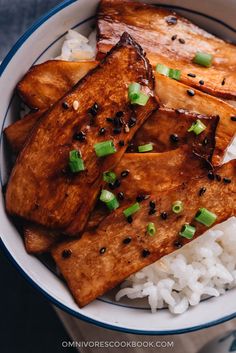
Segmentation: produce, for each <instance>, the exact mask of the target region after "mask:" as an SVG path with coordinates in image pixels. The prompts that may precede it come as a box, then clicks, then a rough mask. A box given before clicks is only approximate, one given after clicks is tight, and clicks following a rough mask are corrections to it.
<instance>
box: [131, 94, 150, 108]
mask: <svg viewBox="0 0 236 353" xmlns="http://www.w3.org/2000/svg"><path fill="white" fill-rule="evenodd" d="M148 100H149V95H148V94H145V93H143V92H140V93H139V96H138V97H137V98H133V99H131V104H137V105H142V106H144V105H146V104H147V102H148Z"/></svg>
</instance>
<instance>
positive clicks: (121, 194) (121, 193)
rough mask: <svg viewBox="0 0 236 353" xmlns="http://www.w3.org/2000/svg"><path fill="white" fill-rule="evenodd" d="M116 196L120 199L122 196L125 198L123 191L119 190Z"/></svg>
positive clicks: (121, 199)
mask: <svg viewBox="0 0 236 353" xmlns="http://www.w3.org/2000/svg"><path fill="white" fill-rule="evenodd" d="M117 196H118V199H119V200H120V201H123V200H124V198H125V195H124V193H123V192H122V191H121V192H119V193H118V195H117Z"/></svg>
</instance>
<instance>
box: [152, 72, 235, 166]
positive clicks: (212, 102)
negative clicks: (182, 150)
mask: <svg viewBox="0 0 236 353" xmlns="http://www.w3.org/2000/svg"><path fill="white" fill-rule="evenodd" d="M155 80H156V88H155V93H156V95H157V97H158V99H159V101H160V102H161V105H162V106H164V107H166V108H170V109H177V110H179V109H181V110H182V109H184V110H187V111H188V112H195V113H198V114H203V115H207V116H209V115H219V118H220V119H219V124H218V126H217V129H216V136H215V139H216V145H215V150H214V154H213V157H212V164H213V165H214V166H220V165H221V164H222V161H223V158H224V155H225V152H226V149H227V147H228V146H229V144H230V143H231V142H232V140H233V138H234V137H235V135H236V124H235V121H233V120H232V119H231V117H232V116H236V109H235V107H233V106H232V105H230V104H228V103H226V102H224V101H222V100H220V99H216V98H215V97H212V96H210V95H208V94H204V93H203V92H200V91H197V90H195V95H194V96H193V97H189V96H188V94H187V90H188V89H189V87H188V86H186V85H184V84H182V83H180V82H177V81H175V80H172V79H170V78H169V77H166V76H163V75H160V74H158V73H155Z"/></svg>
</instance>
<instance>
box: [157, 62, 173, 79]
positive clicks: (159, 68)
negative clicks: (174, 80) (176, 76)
mask: <svg viewBox="0 0 236 353" xmlns="http://www.w3.org/2000/svg"><path fill="white" fill-rule="evenodd" d="M156 72H159V74H162V75H164V76H167V77H169V73H170V69H169V67H168V66H166V65H164V64H157V66H156Z"/></svg>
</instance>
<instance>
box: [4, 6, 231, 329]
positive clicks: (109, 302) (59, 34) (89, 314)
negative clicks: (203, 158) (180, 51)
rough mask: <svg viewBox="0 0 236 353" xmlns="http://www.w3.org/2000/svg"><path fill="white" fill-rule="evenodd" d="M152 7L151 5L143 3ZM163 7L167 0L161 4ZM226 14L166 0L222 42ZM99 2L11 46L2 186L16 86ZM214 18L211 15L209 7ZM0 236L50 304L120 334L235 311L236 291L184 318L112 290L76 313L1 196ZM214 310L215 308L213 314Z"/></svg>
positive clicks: (65, 10)
mask: <svg viewBox="0 0 236 353" xmlns="http://www.w3.org/2000/svg"><path fill="white" fill-rule="evenodd" d="M146 2H150V3H156V2H155V1H146ZM158 3H159V4H162V5H164V6H166V1H159V2H158ZM228 3H229V4H228V5H229V6H228V7H227V11H225V5H224V4H225V2H223V1H218V0H217V1H215V0H212V1H208V2H207V4H205V5H203V6H202V4H201V6H199V5H198V4H191V6H190V5H189V2H188V1H178V2H177V1H169V2H168V5H172V6H173V7H174V9H176V10H178V11H179V12H181V13H182V14H183V15H184V16H186V17H188V18H189V19H191V20H193V21H194V22H196V23H197V24H199V25H200V26H202V27H204V28H206V29H207V30H209V31H210V32H212V33H215V34H217V35H219V36H221V37H222V38H225V39H228V40H231V41H235V42H236V29H235V28H234V24H233V23H234V22H233V18H232V17H233V16H232V13H233V10H235V5H234V4H233V1H232V2H231V1H229V2H228ZM97 4H98V1H95V0H92V1H90V2H89V3H88V2H87V1H84V0H80V1H74V0H69V1H65V2H63V3H62V4H61V5H59V6H58V7H57V8H55V9H54V10H52V11H51V12H50V13H48V14H47V15H46V16H45V17H44V18H42V19H40V20H39V21H38V22H37V23H36V24H35V25H34V26H33V27H32V28H31V29H30V30H29V31H28V32H27V33H26V34H25V35H24V36H23V37H22V38H21V39H20V40H19V42H18V43H17V44H16V45H15V47H14V48H13V49H12V51H11V52H10V53H9V55H8V56H7V58H6V59H5V61H4V62H3V64H2V66H1V67H0V72H1V79H0V92H1V105H0V116H1V152H0V153H1V155H0V158H1V163H0V166H1V173H0V178H1V179H0V181H1V185H2V187H3V186H4V185H5V184H6V182H7V180H8V177H9V171H10V166H11V164H12V160H11V156H10V154H9V151H8V149H7V146H6V144H5V141H4V136H3V133H2V131H3V129H4V127H6V126H8V125H9V124H10V123H12V122H13V121H15V120H17V119H18V117H19V111H20V102H19V99H18V98H17V97H16V96H15V95H14V88H15V85H16V83H17V82H18V81H19V80H20V78H21V77H22V76H23V74H24V73H25V72H26V71H27V70H28V69H29V68H30V67H31V66H32V65H34V64H37V63H41V62H44V61H46V60H48V59H52V58H54V57H56V56H58V54H59V52H60V48H61V45H62V42H63V38H64V36H65V34H66V31H67V30H68V29H69V28H74V29H77V30H78V31H79V32H80V33H82V34H84V35H88V34H89V33H90V32H91V30H92V27H93V25H94V21H95V20H94V18H95V17H94V16H95V12H96V7H97ZM213 6H214V9H215V16H216V18H214V17H212V16H211V13H212V7H213ZM0 214H1V224H0V234H1V241H2V246H3V248H4V249H5V250H6V252H7V254H8V255H9V257H10V258H11V260H12V261H13V262H14V263H15V265H16V266H17V267H18V269H19V270H20V271H21V273H22V274H23V275H24V276H25V277H26V278H27V279H28V280H29V281H30V282H31V283H32V284H33V285H34V286H36V287H37V288H38V289H39V290H40V291H41V292H43V293H44V294H45V295H46V296H47V297H48V298H49V299H50V300H51V301H52V302H53V303H54V304H56V305H58V306H60V307H61V308H62V309H64V310H66V311H67V312H69V313H71V314H73V315H75V316H77V317H80V318H82V319H84V320H87V321H89V322H93V323H95V324H98V325H100V326H104V327H108V328H112V329H117V330H121V331H127V332H134V333H145V334H170V333H180V332H185V331H191V330H194V329H198V328H203V327H206V326H209V325H212V324H215V323H217V322H220V321H222V320H226V319H228V318H230V317H233V316H234V315H235V312H236V303H235V300H234V298H235V294H236V289H235V290H231V291H229V292H228V293H227V294H226V295H227V306H226V305H224V303H225V297H219V298H214V299H210V300H207V301H204V302H202V303H201V304H200V305H199V306H197V307H195V308H192V309H190V310H189V311H188V312H186V313H185V314H183V315H182V316H176V317H174V316H172V315H171V314H170V313H169V312H168V311H167V310H161V311H159V312H158V313H156V314H153V315H151V313H150V310H149V308H148V305H147V302H146V300H135V301H130V300H125V299H124V300H123V301H121V302H119V303H117V302H115V301H114V293H115V290H113V291H111V292H109V293H108V294H106V295H105V296H103V297H102V298H99V299H97V300H95V301H94V302H93V303H91V304H90V305H88V306H87V307H85V308H84V309H79V308H78V307H77V305H76V304H75V302H74V300H73V298H72V296H71V295H70V293H69V291H68V290H67V287H66V286H65V284H64V282H63V281H61V280H60V278H59V277H58V276H57V274H56V271H55V268H54V267H53V264H52V262H51V261H49V260H48V257H44V256H43V257H41V258H36V257H33V256H30V255H28V254H27V253H26V251H25V249H24V245H23V241H22V238H21V236H20V235H19V232H18V230H17V229H16V228H15V226H14V225H13V223H12V221H11V219H9V218H8V216H7V215H6V212H5V208H4V200H3V196H2V194H1V203H0ZM216 308H217V310H216Z"/></svg>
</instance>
